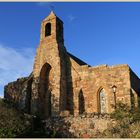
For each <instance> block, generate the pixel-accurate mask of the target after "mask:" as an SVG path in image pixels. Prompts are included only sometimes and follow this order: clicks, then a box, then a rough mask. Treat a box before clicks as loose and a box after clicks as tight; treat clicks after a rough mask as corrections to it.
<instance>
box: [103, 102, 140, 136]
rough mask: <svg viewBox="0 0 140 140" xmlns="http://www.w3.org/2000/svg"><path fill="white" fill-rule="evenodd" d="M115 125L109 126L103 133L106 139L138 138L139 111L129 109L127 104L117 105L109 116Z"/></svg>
mask: <svg viewBox="0 0 140 140" xmlns="http://www.w3.org/2000/svg"><path fill="white" fill-rule="evenodd" d="M110 116H111V118H112V119H114V120H115V125H114V126H113V125H109V127H108V129H106V130H105V131H104V132H103V134H102V135H103V137H106V138H140V110H139V108H133V109H130V107H129V106H128V105H127V104H123V103H121V102H119V103H117V105H116V107H115V110H114V112H113V113H112V114H110Z"/></svg>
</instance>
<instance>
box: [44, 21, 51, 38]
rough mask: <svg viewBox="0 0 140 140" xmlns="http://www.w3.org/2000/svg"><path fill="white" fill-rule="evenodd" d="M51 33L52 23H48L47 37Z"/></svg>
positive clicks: (46, 28)
mask: <svg viewBox="0 0 140 140" xmlns="http://www.w3.org/2000/svg"><path fill="white" fill-rule="evenodd" d="M49 35H51V23H47V24H46V26H45V37H46V36H49Z"/></svg>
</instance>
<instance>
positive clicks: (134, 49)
mask: <svg viewBox="0 0 140 140" xmlns="http://www.w3.org/2000/svg"><path fill="white" fill-rule="evenodd" d="M52 6H53V7H54V11H55V13H56V15H57V16H58V17H60V18H61V19H62V20H63V22H64V38H65V46H66V48H67V50H68V51H69V52H71V53H72V54H74V55H75V56H77V57H79V58H81V59H82V60H84V61H85V62H87V63H88V64H90V65H92V66H96V65H101V64H108V65H116V64H128V65H129V66H130V67H131V68H132V70H133V71H134V72H135V73H136V74H137V75H138V76H139V77H140V58H139V52H140V3H136V2H135V3H132V2H131V3H123V2H122V3H115V2H112V3H109V2H106V3H102V2H99V3H97V2H58V3H56V2H55V3H53V2H46V3H45V2H43V3H41V2H33V3H31V2H28V3H25V2H24V3H21V2H20V3H17V2H13V3H4V2H0V96H3V86H4V85H5V84H7V83H8V82H10V81H13V80H16V79H17V78H18V77H21V76H28V75H29V74H30V72H31V71H32V67H33V61H34V56H35V52H36V48H37V46H38V44H39V37H40V24H41V21H42V20H43V19H44V18H45V17H46V16H47V15H48V14H49V13H50V7H52Z"/></svg>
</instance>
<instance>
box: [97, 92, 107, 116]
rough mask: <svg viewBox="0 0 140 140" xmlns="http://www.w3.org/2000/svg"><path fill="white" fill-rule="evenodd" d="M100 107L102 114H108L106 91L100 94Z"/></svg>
mask: <svg viewBox="0 0 140 140" xmlns="http://www.w3.org/2000/svg"><path fill="white" fill-rule="evenodd" d="M99 106H100V113H107V95H106V93H105V90H104V89H102V90H101V91H100V92H99Z"/></svg>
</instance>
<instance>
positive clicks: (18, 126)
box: [0, 98, 57, 138]
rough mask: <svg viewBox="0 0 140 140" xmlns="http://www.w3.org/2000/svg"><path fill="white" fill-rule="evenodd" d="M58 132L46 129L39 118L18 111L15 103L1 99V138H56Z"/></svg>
mask: <svg viewBox="0 0 140 140" xmlns="http://www.w3.org/2000/svg"><path fill="white" fill-rule="evenodd" d="M54 137H57V135H56V132H55V131H52V130H48V132H47V131H46V130H45V129H44V124H43V123H42V120H41V119H40V118H39V117H37V116H31V115H29V114H25V113H24V112H22V111H19V110H17V109H16V105H15V104H14V103H13V102H10V101H7V100H5V99H1V98H0V138H54Z"/></svg>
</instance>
